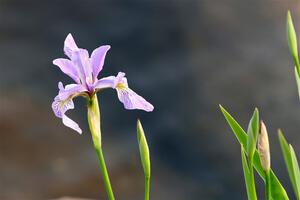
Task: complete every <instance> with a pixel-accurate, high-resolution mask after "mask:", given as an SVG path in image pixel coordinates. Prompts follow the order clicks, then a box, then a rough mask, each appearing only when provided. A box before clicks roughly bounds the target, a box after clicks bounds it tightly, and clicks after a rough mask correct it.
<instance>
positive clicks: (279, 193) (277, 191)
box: [220, 105, 289, 200]
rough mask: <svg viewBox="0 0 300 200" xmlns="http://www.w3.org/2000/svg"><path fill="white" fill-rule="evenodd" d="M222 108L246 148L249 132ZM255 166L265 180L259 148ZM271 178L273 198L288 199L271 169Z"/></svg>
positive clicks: (254, 162) (275, 199)
mask: <svg viewBox="0 0 300 200" xmlns="http://www.w3.org/2000/svg"><path fill="white" fill-rule="evenodd" d="M220 109H221V111H222V113H223V115H224V117H225V119H226V121H227V123H228V124H229V126H230V127H231V129H232V131H233V133H234V134H235V136H236V138H237V139H238V141H239V143H240V144H241V145H242V146H243V148H244V149H245V148H246V147H247V140H248V137H247V134H246V132H245V131H244V130H243V129H242V128H241V126H240V125H239V124H238V122H237V121H236V120H235V119H234V118H233V117H232V116H231V115H230V114H229V113H228V112H227V111H226V110H225V108H223V107H222V106H221V105H220ZM253 166H254V168H255V169H256V171H257V172H258V174H259V175H260V177H261V178H262V179H263V180H264V181H265V172H264V170H263V168H262V166H261V164H260V160H259V155H258V152H257V150H255V152H254V157H253ZM270 179H271V183H270V184H271V188H272V199H274V200H288V199H289V198H288V196H287V194H286V191H285V189H284V188H283V186H282V185H281V183H280V181H279V180H278V178H277V177H276V175H275V174H274V172H273V171H272V170H270Z"/></svg>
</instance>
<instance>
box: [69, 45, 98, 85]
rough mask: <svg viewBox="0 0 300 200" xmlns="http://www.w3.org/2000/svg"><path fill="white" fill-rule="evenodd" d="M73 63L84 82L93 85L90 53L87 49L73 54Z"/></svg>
mask: <svg viewBox="0 0 300 200" xmlns="http://www.w3.org/2000/svg"><path fill="white" fill-rule="evenodd" d="M72 61H73V63H74V64H75V66H76V67H77V69H78V71H79V74H80V79H81V80H82V82H84V83H87V84H88V85H91V84H92V83H93V76H92V67H91V62H90V58H89V53H88V51H87V50H86V49H78V51H74V52H73V54H72Z"/></svg>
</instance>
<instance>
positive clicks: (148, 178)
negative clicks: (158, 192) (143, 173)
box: [145, 177, 150, 200]
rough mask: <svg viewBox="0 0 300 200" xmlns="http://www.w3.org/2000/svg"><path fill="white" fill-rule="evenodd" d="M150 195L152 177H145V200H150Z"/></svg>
mask: <svg viewBox="0 0 300 200" xmlns="http://www.w3.org/2000/svg"><path fill="white" fill-rule="evenodd" d="M149 196H150V177H145V200H149Z"/></svg>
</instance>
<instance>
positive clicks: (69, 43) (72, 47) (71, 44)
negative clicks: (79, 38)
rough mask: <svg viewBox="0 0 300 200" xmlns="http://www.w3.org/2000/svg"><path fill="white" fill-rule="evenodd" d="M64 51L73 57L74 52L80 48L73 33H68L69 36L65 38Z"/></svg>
mask: <svg viewBox="0 0 300 200" xmlns="http://www.w3.org/2000/svg"><path fill="white" fill-rule="evenodd" d="M64 44H65V45H64V52H65V54H66V55H67V56H68V57H69V58H71V57H72V53H73V52H74V51H77V50H78V46H77V45H76V43H75V41H74V38H73V36H72V35H71V33H69V34H68V36H67V37H66V39H65V43H64Z"/></svg>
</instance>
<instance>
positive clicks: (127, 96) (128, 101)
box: [117, 88, 154, 112]
mask: <svg viewBox="0 0 300 200" xmlns="http://www.w3.org/2000/svg"><path fill="white" fill-rule="evenodd" d="M117 92H118V98H119V100H120V101H121V102H122V103H123V104H124V107H125V108H126V109H128V110H132V109H139V110H144V111H147V112H151V111H153V109H154V107H153V105H152V104H151V103H149V102H148V101H146V100H145V99H144V98H143V97H141V96H140V95H138V94H137V93H135V92H134V91H132V90H131V89H130V88H122V89H118V88H117Z"/></svg>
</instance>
